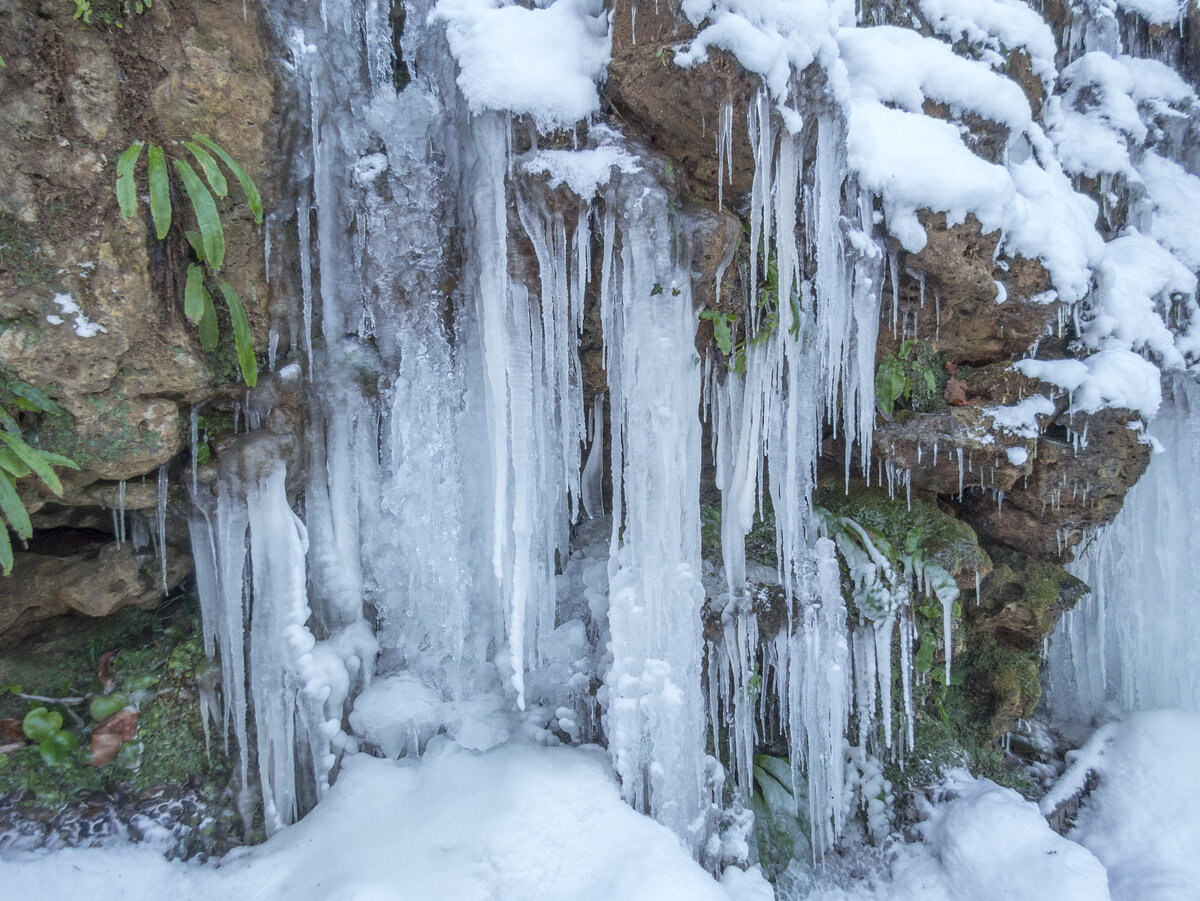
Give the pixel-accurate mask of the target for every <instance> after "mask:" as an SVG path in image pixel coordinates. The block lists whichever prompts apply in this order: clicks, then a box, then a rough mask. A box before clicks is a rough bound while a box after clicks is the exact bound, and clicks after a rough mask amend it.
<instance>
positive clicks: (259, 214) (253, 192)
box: [192, 135, 263, 225]
mask: <svg viewBox="0 0 1200 901" xmlns="http://www.w3.org/2000/svg"><path fill="white" fill-rule="evenodd" d="M192 137H193V138H195V139H196V140H197V141H199V142H200V143H201V144H203V145H204V146H205V147H207V148H208V149H209V150H211V151H212V152H213V153H215V154H216V155H217V156H218V157H219V158H220V160H221V162H223V163H224V164H225V165H226V166H228V167H229V171H230V172H232V173H233V177H234V178H236V179H237V180H238V184H240V185H241V186H242V193H243V194H245V195H246V202H247V203H249V204H250V212H251V213H253V214H254V224H255V225H262V223H263V205H262V197H261V196H260V195H259V193H258V188H256V187H255V186H254V181H253V180H252V179H251V178H250V176H249V175H247V174H246V170H245V169H243V168H242V167H241V166H239V165H238V164H237V162H236V161H235V160H234V158H233V157H231V156H230V155H229V154H228V153H226V152H225V151H224V150H223V149H222V148H221V146H220V145H219V144H218V143H217V142H216V141H214V140H212V139H211V138H208V137H207V136H205V135H192Z"/></svg>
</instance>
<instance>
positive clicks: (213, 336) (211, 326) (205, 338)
mask: <svg viewBox="0 0 1200 901" xmlns="http://www.w3.org/2000/svg"><path fill="white" fill-rule="evenodd" d="M200 291H201V292H202V297H201V299H202V300H203V301H204V315H203V316H201V317H200V346H201V347H203V348H204V349H205V350H216V349H217V341H218V340H219V339H220V337H221V327H220V326H219V325H217V308H216V307H214V306H213V299H212V295H211V294H209V293H208V289H207V288H205V287H204V286H203V285H201V286H200Z"/></svg>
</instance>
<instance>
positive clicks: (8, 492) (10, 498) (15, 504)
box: [0, 472, 33, 538]
mask: <svg viewBox="0 0 1200 901" xmlns="http://www.w3.org/2000/svg"><path fill="white" fill-rule="evenodd" d="M0 510H3V511H4V517H5V519H7V520H8V522H9V524H10V525H11V526H12V528H13V531H14V532H16V533H17V535H18V536H20V537H21V538H29V537H31V536H32V535H33V524H32V523H30V521H29V511H28V510H26V509H25V505H24V504H23V503H21V498H20V497H18V496H17V487H16V485H15V484H14V483H13V480H12V476H10V475H9V474H8V473H6V472H0Z"/></svg>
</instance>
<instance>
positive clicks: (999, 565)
mask: <svg viewBox="0 0 1200 901" xmlns="http://www.w3.org/2000/svg"><path fill="white" fill-rule="evenodd" d="M988 553H989V555H990V556H991V558H992V563H993V569H992V573H991V575H989V576H988V577H987V579H986V580H985V581H984V583H983V585H982V592H981V597H980V599H979V607H978V609H977V610H972V611H969V613H971V614H972V616H971V629H972V631H975V632H980V633H983V632H989V633H992V634H994V635H995V638H996V641H997V642H998V643H999V644H1001V645H1007V646H1009V647H1013V648H1018V649H1022V650H1027V651H1033V650H1037V649H1038V648H1040V647H1041V643H1042V638H1043V637H1044V636H1045V635H1048V634H1050V632H1052V631H1053V630H1054V626H1055V624H1056V623H1057V622H1058V619H1059V617H1060V616H1061V615H1062V614H1063V612H1064V611H1066V610H1069V609H1071V608H1072V607H1074V606H1075V604H1077V603H1078V602H1079V601H1080V600H1082V599H1083V598H1084V597H1086V596H1087V594H1088V591H1089V589H1088V587H1087V585H1086V584H1085V583H1084V582H1083V581H1081V580H1080V579H1077V578H1076V577H1075V576H1073V575H1071V574H1070V573H1069V572H1067V571H1066V570H1065V569H1064V568H1063V567H1061V566H1059V565H1057V564H1055V563H1049V562H1047V561H1044V560H1038V559H1036V558H1034V557H1031V556H1029V555H1028V554H1022V553H1020V552H1018V551H1013V550H1009V549H1007V548H1003V547H989V548H988Z"/></svg>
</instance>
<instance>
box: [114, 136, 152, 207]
mask: <svg viewBox="0 0 1200 901" xmlns="http://www.w3.org/2000/svg"><path fill="white" fill-rule="evenodd" d="M145 146H146V142H145V141H134V142H133V143H132V144H130V145H129V147H128V148H126V150H125V152H124V153H122V154H121V155H120V156H119V157H117V203H119V204H120V205H121V218H122V219H131V218H133V214H134V213H136V212H137V183H136V182H135V181H134V180H133V170H134V167H135V166H136V165H137V161H138V157H140V156H141V155H142V148H143V147H145Z"/></svg>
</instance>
